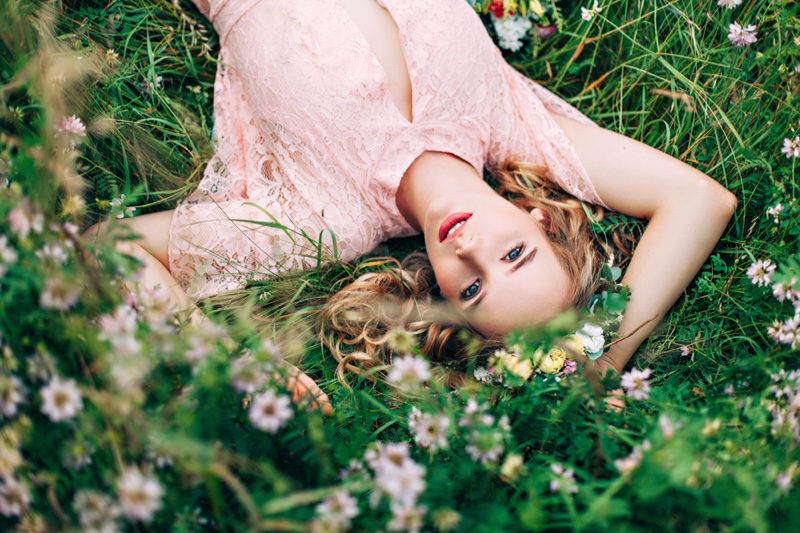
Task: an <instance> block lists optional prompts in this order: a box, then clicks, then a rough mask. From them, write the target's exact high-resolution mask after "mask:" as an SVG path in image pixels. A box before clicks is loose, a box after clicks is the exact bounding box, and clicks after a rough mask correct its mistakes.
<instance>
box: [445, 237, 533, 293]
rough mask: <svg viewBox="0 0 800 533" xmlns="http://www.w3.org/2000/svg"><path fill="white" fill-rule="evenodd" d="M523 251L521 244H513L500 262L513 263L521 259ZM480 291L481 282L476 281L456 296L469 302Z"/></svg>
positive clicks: (523, 247) (523, 246)
mask: <svg viewBox="0 0 800 533" xmlns="http://www.w3.org/2000/svg"><path fill="white" fill-rule="evenodd" d="M524 249H525V245H524V244H522V243H518V244H515V245H514V246H512V247H511V249H510V250H509V251H508V253H506V255H504V256H503V257H502V258H501V259H500V260H501V261H505V262H507V263H513V262H514V261H516V260H517V259H519V258H520V257H522V252H523V251H524ZM480 289H481V280H479V279H476V280H475V281H473V282H472V283H470V284H469V285H468V286H467V287H466V288H465V289H463V290H462V291H461V292H460V293H459V295H458V296H459V298H461V299H462V300H470V299H472V298H474V297H475V295H476V294H478V292H479V291H480Z"/></svg>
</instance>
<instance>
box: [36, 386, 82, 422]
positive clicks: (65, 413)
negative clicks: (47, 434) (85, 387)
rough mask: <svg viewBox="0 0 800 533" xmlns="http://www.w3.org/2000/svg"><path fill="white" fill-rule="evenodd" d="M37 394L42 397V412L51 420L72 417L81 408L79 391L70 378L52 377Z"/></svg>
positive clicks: (57, 420) (55, 420) (56, 420)
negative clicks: (62, 379)
mask: <svg viewBox="0 0 800 533" xmlns="http://www.w3.org/2000/svg"><path fill="white" fill-rule="evenodd" d="M39 395H40V396H41V397H42V413H44V414H46V415H47V416H48V418H50V420H52V421H53V422H60V421H61V420H64V419H67V418H74V417H75V415H76V414H78V411H81V410H83V400H82V399H81V393H80V391H79V390H78V386H77V385H76V384H75V381H74V380H72V379H68V380H66V381H61V380H60V379H58V378H54V379H53V380H52V381H51V382H50V383H49V384H47V385H46V386H45V387H43V388H42V389H41V390H40V391H39Z"/></svg>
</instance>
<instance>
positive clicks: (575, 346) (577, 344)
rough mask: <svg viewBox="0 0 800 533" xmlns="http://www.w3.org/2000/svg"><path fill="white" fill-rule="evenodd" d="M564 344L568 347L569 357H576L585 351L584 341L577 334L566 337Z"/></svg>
mask: <svg viewBox="0 0 800 533" xmlns="http://www.w3.org/2000/svg"><path fill="white" fill-rule="evenodd" d="M564 344H565V345H566V347H567V350H566V352H567V359H575V355H578V354H582V353H583V341H582V340H581V339H580V337H578V336H577V335H567V336H566V337H564Z"/></svg>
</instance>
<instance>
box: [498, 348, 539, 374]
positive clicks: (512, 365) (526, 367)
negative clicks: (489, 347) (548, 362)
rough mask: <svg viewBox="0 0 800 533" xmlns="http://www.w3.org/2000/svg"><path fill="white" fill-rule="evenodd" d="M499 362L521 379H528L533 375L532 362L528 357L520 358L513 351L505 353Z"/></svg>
mask: <svg viewBox="0 0 800 533" xmlns="http://www.w3.org/2000/svg"><path fill="white" fill-rule="evenodd" d="M501 364H502V365H503V367H504V368H505V369H506V370H508V371H509V372H511V373H512V374H516V375H517V376H519V377H521V378H522V379H525V380H528V379H530V377H531V376H532V375H533V363H531V361H530V360H529V359H525V360H521V359H520V358H519V356H518V355H517V354H515V353H506V354H505V356H504V357H503V358H502V360H501Z"/></svg>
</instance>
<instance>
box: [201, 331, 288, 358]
mask: <svg viewBox="0 0 800 533" xmlns="http://www.w3.org/2000/svg"><path fill="white" fill-rule="evenodd" d="M214 326H216V327H217V330H216V332H214V331H213V330H212V332H213V334H214V336H220V335H224V334H225V333H226V332H225V331H224V330H223V329H222V328H221V327H220V326H217V325H216V324H214ZM261 350H262V351H263V352H264V355H266V356H267V358H268V359H269V360H270V362H274V363H277V362H279V361H282V360H283V356H282V355H281V347H280V345H279V344H278V343H277V342H275V341H274V340H273V339H264V340H262V341H261Z"/></svg>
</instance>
